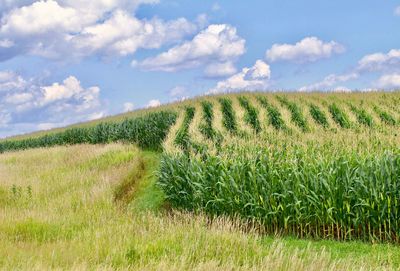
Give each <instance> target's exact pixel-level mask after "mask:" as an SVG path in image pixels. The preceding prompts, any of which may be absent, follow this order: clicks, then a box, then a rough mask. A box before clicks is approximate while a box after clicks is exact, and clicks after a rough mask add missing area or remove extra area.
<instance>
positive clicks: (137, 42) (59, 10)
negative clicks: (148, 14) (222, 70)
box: [0, 0, 206, 61]
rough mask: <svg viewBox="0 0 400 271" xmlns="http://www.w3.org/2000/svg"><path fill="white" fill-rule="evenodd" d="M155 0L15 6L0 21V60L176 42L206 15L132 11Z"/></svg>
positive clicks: (114, 52)
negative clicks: (191, 17)
mask: <svg viewBox="0 0 400 271" xmlns="http://www.w3.org/2000/svg"><path fill="white" fill-rule="evenodd" d="M3 1H4V0H3ZM156 2H158V1H154V0H144V1H129V0H99V1H78V0H60V1H54V0H46V1H44V0H42V1H37V2H34V3H30V2H29V1H27V4H28V5H25V6H18V5H16V7H15V8H14V9H12V10H9V11H7V12H6V13H5V14H4V15H3V16H2V17H1V20H0V61H1V60H6V59H9V58H12V57H14V56H16V55H21V54H22V55H23V54H30V55H37V56H42V57H46V58H56V59H60V60H65V59H67V60H70V59H71V58H72V59H75V58H81V57H86V56H90V55H93V54H100V55H106V56H125V55H131V54H134V53H135V52H136V51H137V50H138V49H140V48H144V49H154V48H160V47H161V46H163V45H165V44H169V43H177V42H180V41H181V40H182V39H183V37H185V36H186V35H190V34H193V33H194V32H195V31H197V30H198V29H199V27H201V24H204V20H206V18H205V17H204V16H199V18H198V19H197V23H192V22H189V21H187V20H186V19H185V18H178V19H176V20H171V21H164V20H161V19H159V18H153V19H150V20H147V19H138V18H137V17H135V16H134V15H133V14H132V12H133V11H134V10H135V8H136V7H137V6H138V5H140V4H142V3H156ZM49 14H51V16H49ZM0 16H1V15H0ZM66 56H68V57H66Z"/></svg>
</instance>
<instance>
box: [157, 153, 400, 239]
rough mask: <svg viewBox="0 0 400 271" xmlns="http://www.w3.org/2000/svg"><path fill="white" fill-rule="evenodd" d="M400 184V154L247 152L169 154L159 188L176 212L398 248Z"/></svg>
mask: <svg viewBox="0 0 400 271" xmlns="http://www.w3.org/2000/svg"><path fill="white" fill-rule="evenodd" d="M399 178H400V151H399V149H394V150H391V151H385V152H379V153H374V154H371V155H362V154H358V153H352V152H351V150H350V151H339V152H333V150H330V149H322V150H321V148H320V147H316V148H303V147H293V149H290V150H289V149H287V148H284V149H281V150H275V151H270V150H268V149H265V148H254V149H248V148H246V149H244V150H239V151H237V152H235V153H229V154H227V155H226V156H224V155H220V156H211V155H209V156H207V157H206V158H205V159H204V158H203V159H198V158H196V157H191V158H190V157H187V156H182V155H164V157H163V159H162V162H161V168H160V171H159V174H158V185H159V186H160V187H161V188H162V189H163V191H164V192H165V195H166V197H167V200H168V201H169V202H170V203H171V205H172V206H173V207H175V208H179V209H185V210H189V211H196V212H199V211H200V212H205V213H207V214H210V215H228V216H235V217H237V216H240V217H242V218H243V219H248V220H251V221H258V222H259V223H260V224H262V225H263V227H264V228H265V230H266V232H268V233H272V234H274V233H277V232H280V233H282V234H289V235H296V236H299V237H314V238H327V239H338V240H354V239H360V240H365V241H375V240H378V241H392V242H399V241H400V183H399V182H398V180H399Z"/></svg>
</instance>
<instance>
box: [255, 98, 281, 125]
mask: <svg viewBox="0 0 400 271" xmlns="http://www.w3.org/2000/svg"><path fill="white" fill-rule="evenodd" d="M257 100H258V101H259V103H260V104H261V105H262V106H263V107H264V108H265V109H266V110H267V115H268V119H269V122H270V123H271V125H272V126H273V127H274V128H275V129H276V130H286V129H287V127H286V125H285V122H284V121H283V119H282V115H281V113H280V112H279V110H278V109H277V108H276V107H274V106H272V105H271V104H269V103H268V101H267V98H265V97H263V96H258V97H257Z"/></svg>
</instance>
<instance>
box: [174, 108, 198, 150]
mask: <svg viewBox="0 0 400 271" xmlns="http://www.w3.org/2000/svg"><path fill="white" fill-rule="evenodd" d="M194 114H195V108H194V107H193V106H188V107H186V108H185V118H184V119H183V122H182V125H181V127H180V128H179V130H178V132H177V133H176V137H175V144H176V145H178V146H179V147H180V148H181V149H182V150H183V151H184V152H185V153H187V154H188V153H189V149H190V147H191V142H190V135H189V127H190V124H191V123H192V120H193V118H194Z"/></svg>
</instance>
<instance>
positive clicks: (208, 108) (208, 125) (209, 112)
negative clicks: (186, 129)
mask: <svg viewBox="0 0 400 271" xmlns="http://www.w3.org/2000/svg"><path fill="white" fill-rule="evenodd" d="M201 106H202V109H203V118H202V123H201V124H200V126H199V130H200V133H201V134H202V135H203V136H204V138H206V139H208V140H211V141H214V143H215V145H216V147H217V148H220V147H221V144H222V140H223V136H222V134H221V133H220V132H218V131H216V130H215V129H214V127H213V121H214V111H213V104H212V103H211V102H209V101H203V102H202V103H201Z"/></svg>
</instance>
